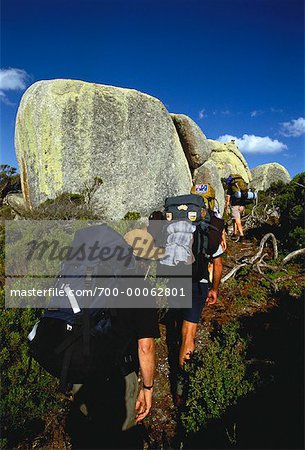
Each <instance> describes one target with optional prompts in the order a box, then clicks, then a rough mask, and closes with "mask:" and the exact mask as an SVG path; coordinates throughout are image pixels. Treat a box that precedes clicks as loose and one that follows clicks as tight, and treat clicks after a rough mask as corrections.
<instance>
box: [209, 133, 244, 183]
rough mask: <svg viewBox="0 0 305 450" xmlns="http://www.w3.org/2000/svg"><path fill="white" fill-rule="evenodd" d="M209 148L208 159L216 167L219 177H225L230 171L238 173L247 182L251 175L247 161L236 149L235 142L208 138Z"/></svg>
mask: <svg viewBox="0 0 305 450" xmlns="http://www.w3.org/2000/svg"><path fill="white" fill-rule="evenodd" d="M208 143H209V147H210V149H211V151H212V152H211V155H210V160H211V161H213V162H214V163H215V165H216V167H217V169H218V173H219V176H220V178H227V177H228V176H229V175H230V173H238V174H239V175H241V176H242V177H243V179H244V180H245V181H246V182H247V183H248V182H249V181H251V179H252V176H251V172H250V169H249V167H248V164H247V161H246V160H245V158H244V157H243V155H242V154H241V152H240V151H239V150H238V147H237V146H236V144H235V142H233V141H231V142H226V143H224V142H218V141H213V140H212V139H208Z"/></svg>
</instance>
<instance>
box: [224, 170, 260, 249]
mask: <svg viewBox="0 0 305 450" xmlns="http://www.w3.org/2000/svg"><path fill="white" fill-rule="evenodd" d="M223 181H224V183H225V185H226V191H227V192H226V203H225V211H226V213H227V214H229V207H231V214H232V219H233V235H232V239H233V240H236V241H239V242H242V241H243V239H244V231H243V226H242V223H241V219H242V216H243V214H244V212H245V205H250V204H251V203H252V204H253V203H255V202H256V201H257V192H256V191H255V190H253V189H251V188H249V187H248V183H246V182H245V180H244V179H243V177H242V176H241V175H239V174H231V175H229V176H228V178H227V179H223Z"/></svg>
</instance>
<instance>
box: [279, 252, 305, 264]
mask: <svg viewBox="0 0 305 450" xmlns="http://www.w3.org/2000/svg"><path fill="white" fill-rule="evenodd" d="M304 254H305V248H301V249H300V250H295V251H294V252H291V253H289V255H287V256H285V258H284V259H283V261H282V265H285V264H287V263H288V262H289V261H291V260H292V259H293V258H295V257H296V256H300V255H304Z"/></svg>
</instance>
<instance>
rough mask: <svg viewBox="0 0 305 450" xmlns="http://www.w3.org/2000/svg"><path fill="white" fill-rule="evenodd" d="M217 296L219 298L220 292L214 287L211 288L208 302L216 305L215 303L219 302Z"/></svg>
mask: <svg viewBox="0 0 305 450" xmlns="http://www.w3.org/2000/svg"><path fill="white" fill-rule="evenodd" d="M217 298H218V292H217V291H215V290H214V289H210V290H209V292H208V296H207V299H206V304H207V305H208V306H209V305H215V303H216V302H217Z"/></svg>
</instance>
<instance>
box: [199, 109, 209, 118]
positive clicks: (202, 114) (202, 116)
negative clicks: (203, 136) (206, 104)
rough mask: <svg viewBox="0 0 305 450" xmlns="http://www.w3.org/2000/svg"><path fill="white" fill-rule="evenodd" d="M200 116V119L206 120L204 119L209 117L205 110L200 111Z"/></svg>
mask: <svg viewBox="0 0 305 450" xmlns="http://www.w3.org/2000/svg"><path fill="white" fill-rule="evenodd" d="M198 116H199V119H204V117H207V114H206V113H205V109H201V110H200V111H199V114H198Z"/></svg>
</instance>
